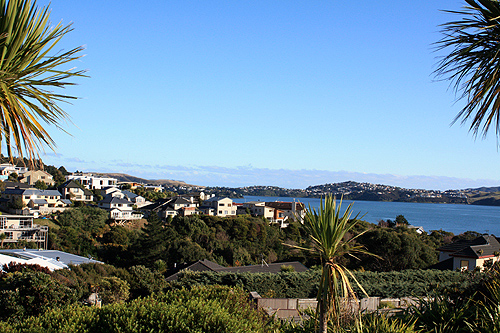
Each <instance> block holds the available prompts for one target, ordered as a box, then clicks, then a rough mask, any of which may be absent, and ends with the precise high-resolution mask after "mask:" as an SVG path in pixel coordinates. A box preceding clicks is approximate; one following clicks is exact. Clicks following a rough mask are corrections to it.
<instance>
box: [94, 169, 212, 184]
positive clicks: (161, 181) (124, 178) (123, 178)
mask: <svg viewBox="0 0 500 333" xmlns="http://www.w3.org/2000/svg"><path fill="white" fill-rule="evenodd" d="M95 174H99V175H104V176H108V177H113V178H116V179H118V181H119V182H136V183H144V184H152V185H163V186H193V187H205V186H198V185H191V184H187V183H186V182H183V181H180V180H170V179H145V178H140V177H135V176H131V175H127V174H125V173H102V172H101V173H95Z"/></svg>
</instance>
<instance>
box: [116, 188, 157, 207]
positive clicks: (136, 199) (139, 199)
mask: <svg viewBox="0 0 500 333" xmlns="http://www.w3.org/2000/svg"><path fill="white" fill-rule="evenodd" d="M121 192H122V194H123V195H124V196H125V197H126V198H127V199H128V200H130V201H132V202H133V203H134V205H136V206H137V208H140V207H143V206H145V205H147V204H150V203H151V202H149V201H147V200H146V198H144V197H143V196H140V195H138V194H135V193H133V192H130V191H127V190H123V191H121Z"/></svg>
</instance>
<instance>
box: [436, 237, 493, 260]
mask: <svg viewBox="0 0 500 333" xmlns="http://www.w3.org/2000/svg"><path fill="white" fill-rule="evenodd" d="M438 251H442V252H451V254H450V256H453V257H467V258H476V259H477V258H484V257H493V256H495V253H497V252H500V242H498V239H497V238H496V237H495V236H491V235H482V236H479V237H477V238H475V239H472V240H461V241H457V242H454V243H451V244H447V245H445V246H442V247H440V248H438Z"/></svg>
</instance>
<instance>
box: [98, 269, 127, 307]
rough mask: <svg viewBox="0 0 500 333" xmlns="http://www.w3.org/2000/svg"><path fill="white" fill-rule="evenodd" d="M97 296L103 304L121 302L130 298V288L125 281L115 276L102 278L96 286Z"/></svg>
mask: <svg viewBox="0 0 500 333" xmlns="http://www.w3.org/2000/svg"><path fill="white" fill-rule="evenodd" d="M98 290H99V296H101V299H102V302H103V303H104V304H111V303H117V302H123V301H126V300H128V298H129V296H130V286H129V284H128V282H127V281H123V280H122V279H120V278H118V277H116V276H108V277H104V278H102V280H101V281H100V282H99V284H98Z"/></svg>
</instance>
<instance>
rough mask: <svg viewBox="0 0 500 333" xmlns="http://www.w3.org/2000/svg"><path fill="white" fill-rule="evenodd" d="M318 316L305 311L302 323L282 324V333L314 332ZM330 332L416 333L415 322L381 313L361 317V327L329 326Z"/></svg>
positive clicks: (366, 314)
mask: <svg viewBox="0 0 500 333" xmlns="http://www.w3.org/2000/svg"><path fill="white" fill-rule="evenodd" d="M315 316H316V314H315V313H314V312H312V311H307V310H306V311H304V312H303V318H302V322H301V323H295V322H293V321H290V322H282V324H281V332H282V333H309V332H312V331H313V330H314V323H315V321H316V317H315ZM328 330H329V331H330V332H334V333H351V332H358V333H415V332H416V331H415V329H414V323H413V322H404V321H402V320H400V319H399V318H396V317H393V316H392V317H391V316H387V315H384V314H379V313H365V314H363V315H362V316H361V324H360V325H359V326H355V325H352V324H351V325H346V326H343V327H335V326H333V325H331V324H329V325H328Z"/></svg>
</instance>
